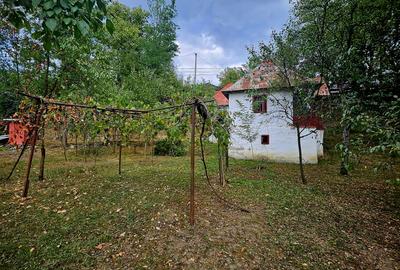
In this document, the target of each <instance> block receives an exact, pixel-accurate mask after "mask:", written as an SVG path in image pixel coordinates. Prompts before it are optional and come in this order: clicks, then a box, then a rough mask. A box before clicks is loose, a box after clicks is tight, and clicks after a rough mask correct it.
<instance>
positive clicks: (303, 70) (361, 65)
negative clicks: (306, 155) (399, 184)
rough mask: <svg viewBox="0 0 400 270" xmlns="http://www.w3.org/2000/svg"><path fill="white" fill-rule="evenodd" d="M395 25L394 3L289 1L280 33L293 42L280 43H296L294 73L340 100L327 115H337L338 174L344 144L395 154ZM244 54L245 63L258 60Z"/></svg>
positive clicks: (399, 76) (345, 159)
mask: <svg viewBox="0 0 400 270" xmlns="http://www.w3.org/2000/svg"><path fill="white" fill-rule="evenodd" d="M399 23H400V5H399V3H397V2H396V1H389V0H379V1H367V0H351V1H344V0H343V1H331V0H302V1H294V2H293V8H292V16H291V19H290V20H289V22H288V23H287V25H286V26H285V29H284V31H286V32H287V33H292V34H293V35H294V36H295V39H292V40H290V39H288V38H287V37H285V38H284V39H283V40H286V41H288V43H289V44H298V45H296V46H295V48H298V50H295V52H298V57H297V60H296V61H295V62H294V63H295V65H294V67H295V68H296V73H297V72H298V73H299V75H300V76H301V77H303V78H313V77H314V76H315V74H319V75H320V82H326V83H327V84H328V87H330V88H335V89H337V90H339V91H340V96H341V98H339V99H337V101H338V102H337V106H336V107H334V108H332V109H333V110H334V111H333V112H332V113H335V111H340V112H341V121H340V123H338V124H340V125H341V128H342V130H343V140H342V143H341V144H340V147H339V149H340V150H341V152H342V155H341V156H342V164H341V173H342V174H347V173H348V168H349V164H348V163H349V154H350V153H351V152H354V151H350V146H352V147H354V150H357V151H359V152H364V153H365V152H381V153H384V154H387V155H388V156H390V157H396V156H399V154H400V153H399V151H398V149H399V145H398V143H397V142H398V134H399V133H400V126H399V123H398V121H397V123H394V122H393V119H394V117H397V116H398V113H399V110H400V109H399V108H400V101H399V99H398V95H396V90H397V89H396V85H398V83H399V82H400V67H399V65H398V64H396V63H398V62H399V60H400V54H399V50H398V46H397V45H396V44H399V42H400V33H399V30H398V27H397V25H398V24H399ZM382 41H384V42H382ZM274 44H279V42H274ZM259 49H260V50H259V51H261V52H263V53H262V54H261V55H263V54H264V55H270V54H274V50H273V48H272V50H271V47H270V46H267V45H265V44H263V43H262V44H261V46H260V48H259ZM255 51H256V50H255ZM250 53H251V54H250V55H251V57H250V58H249V63H250V64H251V63H254V62H256V61H257V60H259V59H258V58H257V57H256V58H254V57H252V56H254V54H253V53H252V51H251V50H250ZM286 54H287V55H288V53H286ZM280 66H282V65H280ZM350 134H353V135H352V137H350ZM354 142H357V144H355V143H354Z"/></svg>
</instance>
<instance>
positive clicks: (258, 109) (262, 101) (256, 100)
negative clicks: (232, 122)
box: [253, 95, 268, 113]
mask: <svg viewBox="0 0 400 270" xmlns="http://www.w3.org/2000/svg"><path fill="white" fill-rule="evenodd" d="M267 100H268V98H267V96H266V95H262V96H253V112H255V113H266V112H267Z"/></svg>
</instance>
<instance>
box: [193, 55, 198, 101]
mask: <svg viewBox="0 0 400 270" xmlns="http://www.w3.org/2000/svg"><path fill="white" fill-rule="evenodd" d="M196 79H197V53H194V82H193V87H192V96H194V88H195V87H196Z"/></svg>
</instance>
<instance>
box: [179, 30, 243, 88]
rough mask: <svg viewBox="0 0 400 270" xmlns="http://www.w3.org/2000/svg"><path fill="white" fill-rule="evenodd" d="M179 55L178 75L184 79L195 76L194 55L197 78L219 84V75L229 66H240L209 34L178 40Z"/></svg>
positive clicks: (231, 54) (184, 37)
mask: <svg viewBox="0 0 400 270" xmlns="http://www.w3.org/2000/svg"><path fill="white" fill-rule="evenodd" d="M177 44H178V46H179V51H180V52H179V55H178V56H177V57H175V65H176V68H177V73H178V75H180V76H183V77H184V78H187V77H188V76H191V77H192V78H193V75H194V53H197V56H198V57H197V67H198V71H197V74H198V75H197V78H198V81H201V80H203V79H204V80H205V81H211V82H212V83H214V84H218V78H217V75H218V74H219V73H220V72H221V71H222V70H223V69H224V68H225V67H228V66H238V65H241V64H238V63H239V62H240V61H239V59H237V58H235V57H234V54H233V53H232V52H230V51H227V50H226V49H225V48H224V47H222V46H221V45H220V44H218V43H217V42H216V39H215V38H214V37H213V36H212V35H210V34H207V33H201V34H200V35H198V36H194V35H191V34H188V35H184V36H183V37H182V38H178V41H177Z"/></svg>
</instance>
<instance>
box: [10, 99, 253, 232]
mask: <svg viewBox="0 0 400 270" xmlns="http://www.w3.org/2000/svg"><path fill="white" fill-rule="evenodd" d="M19 94H20V95H22V96H25V97H27V98H29V99H31V100H34V101H35V103H36V104H35V106H36V107H35V111H34V120H33V122H34V125H33V126H32V129H31V130H30V132H29V140H30V141H31V149H30V153H29V157H28V162H27V166H26V172H25V178H24V188H23V192H22V197H24V198H26V197H27V196H28V191H29V184H30V171H31V167H32V160H33V156H34V152H35V146H36V142H37V138H38V130H39V127H40V125H41V122H42V121H43V115H44V114H45V113H46V112H47V107H48V106H49V105H52V106H57V107H59V108H64V109H65V108H68V107H69V108H78V109H83V110H85V109H87V110H95V111H96V112H97V113H106V112H107V113H113V114H124V115H129V116H130V117H134V118H139V117H141V116H142V115H145V114H151V113H154V112H160V111H174V110H176V109H180V108H190V109H191V121H190V122H191V127H190V129H191V132H190V192H189V202H190V204H189V223H190V224H191V225H194V223H195V218H194V217H195V133H196V132H195V131H196V110H197V111H198V113H199V114H200V116H201V118H203V126H202V130H201V135H200V145H201V153H202V161H203V165H204V169H205V173H206V178H207V181H208V184H209V186H210V188H211V189H212V191H213V193H214V194H215V195H216V196H217V197H218V199H220V200H221V201H222V202H223V203H225V204H227V205H228V206H231V207H233V208H236V209H239V210H241V211H245V212H249V211H248V210H247V209H245V208H242V207H240V206H237V205H236V204H234V203H232V202H230V201H229V200H227V199H225V198H224V197H223V196H221V195H220V194H218V192H217V191H216V190H215V189H214V187H213V186H212V185H211V182H210V180H209V177H208V173H207V167H206V163H205V158H204V149H203V142H202V137H203V133H204V127H205V120H206V119H207V117H208V115H207V114H208V111H207V107H206V106H205V103H210V102H213V100H205V101H200V100H199V99H197V98H195V99H193V100H190V101H189V102H185V103H182V104H179V105H172V106H164V107H160V108H153V109H127V108H116V107H99V106H95V105H86V104H75V103H67V102H61V101H55V100H49V99H46V98H43V97H41V96H36V95H31V94H28V93H23V92H19ZM27 144H28V142H26V143H25V144H24V147H23V148H22V151H21V153H20V156H19V157H18V159H17V161H16V163H15V165H14V167H13V169H12V171H11V173H10V175H9V177H10V176H11V175H12V173H13V170H14V169H15V167H16V165H17V163H18V161H19V160H20V158H21V156H22V154H23V152H24V150H25V148H26V146H27ZM119 166H120V165H119Z"/></svg>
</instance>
